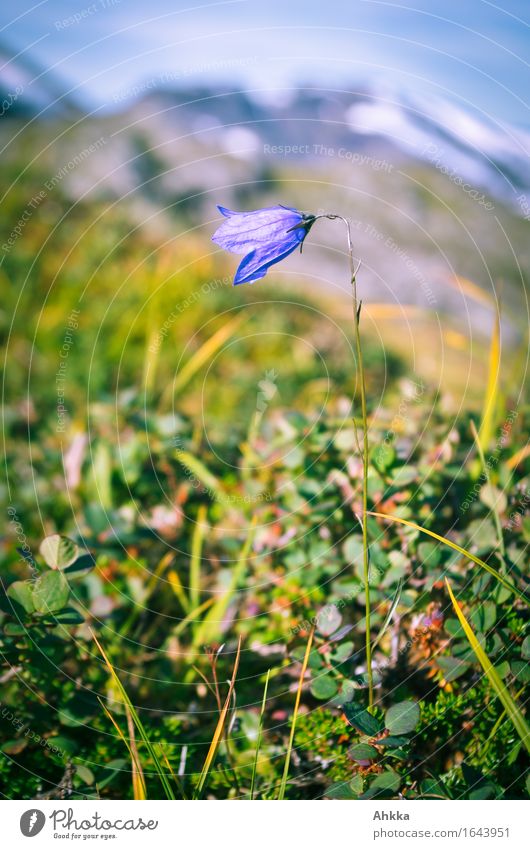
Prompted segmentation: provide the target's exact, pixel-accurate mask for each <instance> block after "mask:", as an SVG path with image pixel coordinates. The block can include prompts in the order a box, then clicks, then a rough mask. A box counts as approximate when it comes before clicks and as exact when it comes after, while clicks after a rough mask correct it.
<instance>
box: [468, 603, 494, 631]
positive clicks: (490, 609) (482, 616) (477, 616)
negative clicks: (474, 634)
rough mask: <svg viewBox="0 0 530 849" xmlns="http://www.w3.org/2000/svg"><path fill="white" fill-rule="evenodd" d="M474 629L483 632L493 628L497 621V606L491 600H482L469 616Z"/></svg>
mask: <svg viewBox="0 0 530 849" xmlns="http://www.w3.org/2000/svg"><path fill="white" fill-rule="evenodd" d="M469 619H470V622H472V623H473V625H474V627H475V630H477V631H481V632H482V633H485V632H486V631H489V630H490V628H493V626H494V625H495V622H496V621H497V607H496V605H495V604H494V603H493V602H492V601H484V602H482V604H481V605H480V607H478V608H477V609H476V610H474V611H473V613H472V614H471V616H470V617H469Z"/></svg>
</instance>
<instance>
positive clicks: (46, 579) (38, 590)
mask: <svg viewBox="0 0 530 849" xmlns="http://www.w3.org/2000/svg"><path fill="white" fill-rule="evenodd" d="M69 594H70V588H69V586H68V581H67V580H66V578H65V577H64V575H63V574H62V573H61V572H45V573H44V575H41V577H40V578H38V579H37V581H36V582H35V585H34V587H33V601H34V603H35V610H36V611H37V613H54V612H55V611H57V610H62V608H63V607H64V606H65V604H66V602H67V601H68V596H69Z"/></svg>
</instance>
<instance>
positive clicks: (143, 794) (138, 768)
mask: <svg viewBox="0 0 530 849" xmlns="http://www.w3.org/2000/svg"><path fill="white" fill-rule="evenodd" d="M98 701H99V703H100V705H101V707H102V708H103V710H104V711H105V713H106V714H107V717H108V718H109V719H110V721H111V722H112V724H113V726H114V728H115V729H116V732H117V734H118V736H119V738H120V739H121V740H122V742H123V743H124V744H125V746H126V747H127V751H128V752H129V757H130V758H131V775H132V785H133V797H134V799H135V801H143V800H144V799H147V791H146V788H145V778H144V773H143V770H142V765H141V763H140V756H139V755H138V749H137V747H136V741H135V743H134V748H133V738H132V737H130V740H131V742H130V743H129V740H127V737H126V736H125V734H124V733H123V731H122V730H121V728H120V726H119V725H118V723H117V722H116V720H115V719H114V717H113V716H112V714H111V712H110V711H109V709H108V707H107V706H106V704H105V703H104V701H103V700H102V699H99V698H98ZM131 722H132V717H131V714H130V711H127V725H128V727H129V735H130V731H131V724H130V723H131Z"/></svg>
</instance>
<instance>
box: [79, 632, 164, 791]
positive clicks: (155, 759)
mask: <svg viewBox="0 0 530 849" xmlns="http://www.w3.org/2000/svg"><path fill="white" fill-rule="evenodd" d="M91 634H92V637H93V639H94V642H95V644H96V645H97V647H98V649H99V651H100V653H101V656H102V657H103V660H104V661H105V665H106V667H107V669H108V670H109V672H110V675H111V678H112V680H113V682H114V684H115V686H116V689H117V690H118V692H119V694H120V696H121V698H122V701H123V703H124V705H125V706H126V707H127V708H128V709H129V710H130V712H131V716H132V719H133V722H134V725H135V727H136V730H137V731H138V733H139V735H140V737H141V738H142V742H143V743H144V745H145V747H146V749H147V751H148V752H149V755H150V757H151V759H152V761H153V764H154V766H155V770H156V773H157V775H158V778H159V779H160V783H161V785H162V787H163V788H164V792H165V794H166V796H167V798H168V799H174V798H175V794H174V793H173V788H172V787H171V784H170V783H169V781H168V778H167V775H166V771H165V770H164V769H163V767H162V764H161V763H160V760H159V758H158V755H157V754H156V751H155V749H154V747H153V744H152V743H151V740H150V739H149V736H148V734H147V731H146V730H145V727H144V724H143V722H142V720H141V719H140V717H139V716H138V713H137V711H136V708H135V707H134V705H133V703H132V702H131V700H130V698H129V696H128V695H127V691H126V689H125V687H124V686H123V684H122V683H121V681H120V679H119V677H118V674H117V672H116V670H115V669H114V667H113V665H112V663H111V662H110V660H109V658H108V657H107V655H106V654H105V651H104V649H103V647H102V645H101V643H100V642H99V640H98V638H97V637H96V635H95V634H94V632H93V631H91Z"/></svg>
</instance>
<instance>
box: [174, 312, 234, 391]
mask: <svg viewBox="0 0 530 849" xmlns="http://www.w3.org/2000/svg"><path fill="white" fill-rule="evenodd" d="M243 318H244V316H243V315H238V316H236V317H235V318H233V319H232V321H228V322H227V323H226V324H223V326H222V327H220V328H219V330H217V331H216V332H215V333H214V334H213V336H210V337H209V339H207V340H206V342H204V343H203V344H202V345H201V347H200V348H199V349H198V350H197V351H195V353H194V354H193V356H192V357H191V358H190V359H189V360H188V362H187V363H186V365H185V366H184V367H183V368H182V369H181V370H180V371H179V373H178V374H177V376H176V378H175V380H174V381H173V392H174V393H175V394H176V393H177V392H180V391H181V390H182V389H183V388H184V387H185V386H186V384H187V383H189V382H190V380H191V379H192V377H193V376H194V375H195V374H196V373H197V372H198V371H199V369H200V368H201V367H202V366H203V365H204V364H205V363H207V362H208V361H209V360H211V359H212V357H213V356H214V354H216V353H217V351H218V350H219V348H221V347H222V346H223V345H224V343H225V342H226V341H227V340H228V339H230V337H231V336H232V334H233V332H234V330H236V329H237V328H238V327H239V325H240V324H241V322H242V321H243Z"/></svg>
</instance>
